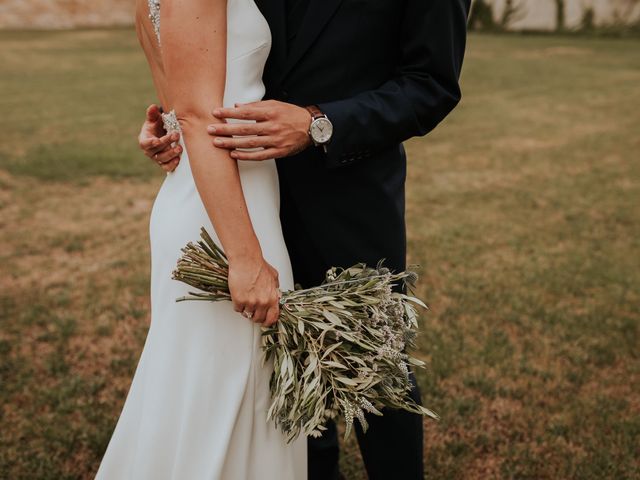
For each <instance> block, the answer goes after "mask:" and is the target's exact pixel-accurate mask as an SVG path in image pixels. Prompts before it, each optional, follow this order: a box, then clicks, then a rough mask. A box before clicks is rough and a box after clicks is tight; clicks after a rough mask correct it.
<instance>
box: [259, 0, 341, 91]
mask: <svg viewBox="0 0 640 480" xmlns="http://www.w3.org/2000/svg"><path fill="white" fill-rule="evenodd" d="M269 1H273V2H274V3H281V4H282V5H284V0H262V2H263V3H269ZM341 2H342V0H311V1H310V2H309V9H308V10H307V13H306V15H305V17H304V20H303V21H302V25H301V26H300V30H299V31H298V35H297V37H296V39H295V41H294V43H293V45H292V46H291V53H290V54H289V56H288V57H287V58H286V62H285V63H284V68H283V71H282V77H281V79H284V77H285V76H286V75H287V74H288V73H289V72H290V71H291V69H292V68H293V67H295V65H296V64H297V63H298V62H299V61H300V59H301V58H302V57H303V55H304V54H305V53H306V51H307V50H308V49H309V48H310V47H311V45H313V43H314V42H315V40H316V38H318V35H320V33H321V32H322V29H323V28H324V26H325V25H326V24H327V22H328V21H329V20H330V19H331V17H332V16H333V14H334V13H335V12H336V10H337V9H338V7H339V6H340V3H341ZM282 10H283V11H284V8H283V9H282ZM283 19H284V16H283ZM285 28H286V25H285V24H284V23H283V26H282V31H283V32H284V31H285ZM283 37H285V42H286V33H285V34H284V35H283ZM285 54H286V44H285Z"/></svg>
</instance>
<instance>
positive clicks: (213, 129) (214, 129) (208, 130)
mask: <svg viewBox="0 0 640 480" xmlns="http://www.w3.org/2000/svg"><path fill="white" fill-rule="evenodd" d="M207 132H209V133H216V127H214V126H213V125H209V126H208V127H207Z"/></svg>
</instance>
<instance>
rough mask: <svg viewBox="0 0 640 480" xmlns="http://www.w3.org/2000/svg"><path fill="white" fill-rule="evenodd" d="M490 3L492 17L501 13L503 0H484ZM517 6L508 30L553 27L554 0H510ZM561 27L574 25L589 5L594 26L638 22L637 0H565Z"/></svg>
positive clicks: (639, 4) (504, 0)
mask: <svg viewBox="0 0 640 480" xmlns="http://www.w3.org/2000/svg"><path fill="white" fill-rule="evenodd" d="M485 2H486V3H489V4H491V5H492V6H493V9H494V13H495V15H496V20H498V19H500V18H501V17H502V13H503V11H504V7H505V4H506V2H507V0H485ZM512 3H513V5H515V6H519V7H520V8H521V10H520V12H519V13H518V14H517V15H516V17H515V19H514V21H513V23H512V24H511V25H510V26H509V27H510V28H511V29H512V30H554V29H555V28H556V11H557V8H556V3H557V2H556V0H512ZM564 3H565V27H566V28H569V29H573V28H578V27H579V26H580V25H581V24H582V19H583V16H584V12H585V11H586V10H587V9H589V8H591V9H592V10H593V13H594V23H595V25H596V26H606V25H612V24H632V23H635V22H640V1H639V0H565V2H564Z"/></svg>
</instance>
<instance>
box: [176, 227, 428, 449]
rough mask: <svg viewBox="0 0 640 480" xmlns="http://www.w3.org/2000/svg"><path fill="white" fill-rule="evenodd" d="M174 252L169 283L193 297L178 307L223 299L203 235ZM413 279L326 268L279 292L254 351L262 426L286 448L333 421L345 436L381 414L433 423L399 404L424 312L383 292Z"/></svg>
mask: <svg viewBox="0 0 640 480" xmlns="http://www.w3.org/2000/svg"><path fill="white" fill-rule="evenodd" d="M182 252H183V255H182V257H181V258H180V259H179V261H178V265H177V268H176V270H175V271H174V273H173V278H174V279H175V280H179V281H181V282H184V283H186V284H187V285H190V286H192V287H194V288H196V289H198V290H199V292H193V293H190V294H189V296H187V297H183V298H179V299H178V301H187V300H201V301H213V302H217V301H224V300H227V301H228V300H231V295H230V293H229V286H228V283H227V278H228V273H229V263H228V261H227V258H226V256H225V254H224V252H223V251H222V250H221V249H220V247H218V246H217V245H216V243H215V242H214V241H213V240H212V239H211V237H210V236H209V234H208V233H207V231H206V230H205V229H204V228H203V229H202V231H201V240H200V241H198V242H197V243H189V244H188V245H187V246H186V247H184V248H183V249H182ZM416 280H417V276H416V274H415V273H413V272H403V273H392V272H390V271H389V270H388V269H386V268H384V267H383V266H382V264H379V265H378V266H377V268H370V267H367V266H366V265H363V264H360V265H355V266H353V267H351V268H347V269H337V268H332V269H330V270H329V271H328V272H327V275H326V279H325V281H324V282H323V283H322V285H320V286H318V287H314V288H309V289H305V290H302V289H298V290H294V291H288V292H283V293H282V298H281V301H280V307H281V308H280V317H279V319H278V322H277V323H276V324H275V325H274V326H272V327H269V328H266V329H265V330H264V332H263V336H262V347H263V350H264V352H265V360H270V359H273V365H274V370H273V374H272V376H271V381H270V387H271V396H272V403H271V406H270V409H269V412H268V418H269V419H270V420H273V421H274V422H275V423H276V425H277V427H279V428H280V429H281V430H282V431H283V432H284V433H285V435H286V438H287V441H292V440H293V439H295V438H297V437H298V435H300V434H303V435H311V436H318V435H320V434H321V433H322V431H323V430H324V429H325V427H324V425H325V423H326V422H327V420H329V419H331V418H335V417H336V416H338V415H339V414H342V415H343V416H344V419H345V424H346V431H345V437H347V436H348V435H349V434H350V432H351V430H352V427H353V423H354V420H355V419H357V420H358V421H359V422H360V425H361V426H362V428H363V430H365V431H366V429H367V421H366V418H365V413H371V414H375V415H382V412H381V410H382V409H383V408H385V407H388V408H393V409H404V410H407V411H410V412H413V413H417V414H422V415H428V416H430V417H433V418H437V416H436V415H435V414H434V413H433V412H432V411H430V410H428V409H426V408H424V407H422V406H420V405H418V404H417V403H415V402H414V401H413V400H412V399H411V398H410V397H409V396H408V393H409V391H410V390H411V388H412V386H411V383H410V380H409V367H410V366H416V367H422V366H424V363H423V362H422V361H420V360H418V359H416V358H414V357H412V356H410V355H409V354H408V353H406V351H407V348H411V347H414V346H415V345H414V342H415V337H416V333H417V327H418V325H417V318H418V314H417V307H423V308H426V305H424V303H422V302H421V301H420V300H418V299H417V298H415V297H413V296H411V295H408V294H403V293H398V292H394V291H393V287H394V285H398V284H404V285H406V286H408V287H412V286H413V285H414V283H415V281H416Z"/></svg>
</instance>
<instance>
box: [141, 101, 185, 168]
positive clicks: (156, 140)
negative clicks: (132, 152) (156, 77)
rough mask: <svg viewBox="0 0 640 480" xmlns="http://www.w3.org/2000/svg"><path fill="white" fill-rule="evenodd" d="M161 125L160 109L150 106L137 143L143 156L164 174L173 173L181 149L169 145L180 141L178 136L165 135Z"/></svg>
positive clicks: (178, 161) (178, 146)
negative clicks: (156, 165) (160, 168)
mask: <svg viewBox="0 0 640 480" xmlns="http://www.w3.org/2000/svg"><path fill="white" fill-rule="evenodd" d="M166 133H167V132H166V131H165V129H164V125H163V123H162V116H161V114H160V108H158V106H157V105H151V106H150V107H149V108H148V109H147V118H146V119H145V121H144V123H143V124H142V129H141V130H140V135H139V136H138V143H139V145H140V148H141V149H142V151H143V152H144V154H145V155H146V156H147V157H149V158H150V159H151V160H153V161H154V162H155V163H157V164H158V165H160V166H161V167H162V169H163V170H164V171H165V172H173V171H174V170H175V169H176V167H177V166H178V163H180V154H181V153H182V147H181V146H180V145H176V146H175V147H172V146H171V144H172V143H174V142H177V141H178V140H180V135H179V134H177V133H173V134H171V135H167V134H166Z"/></svg>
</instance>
